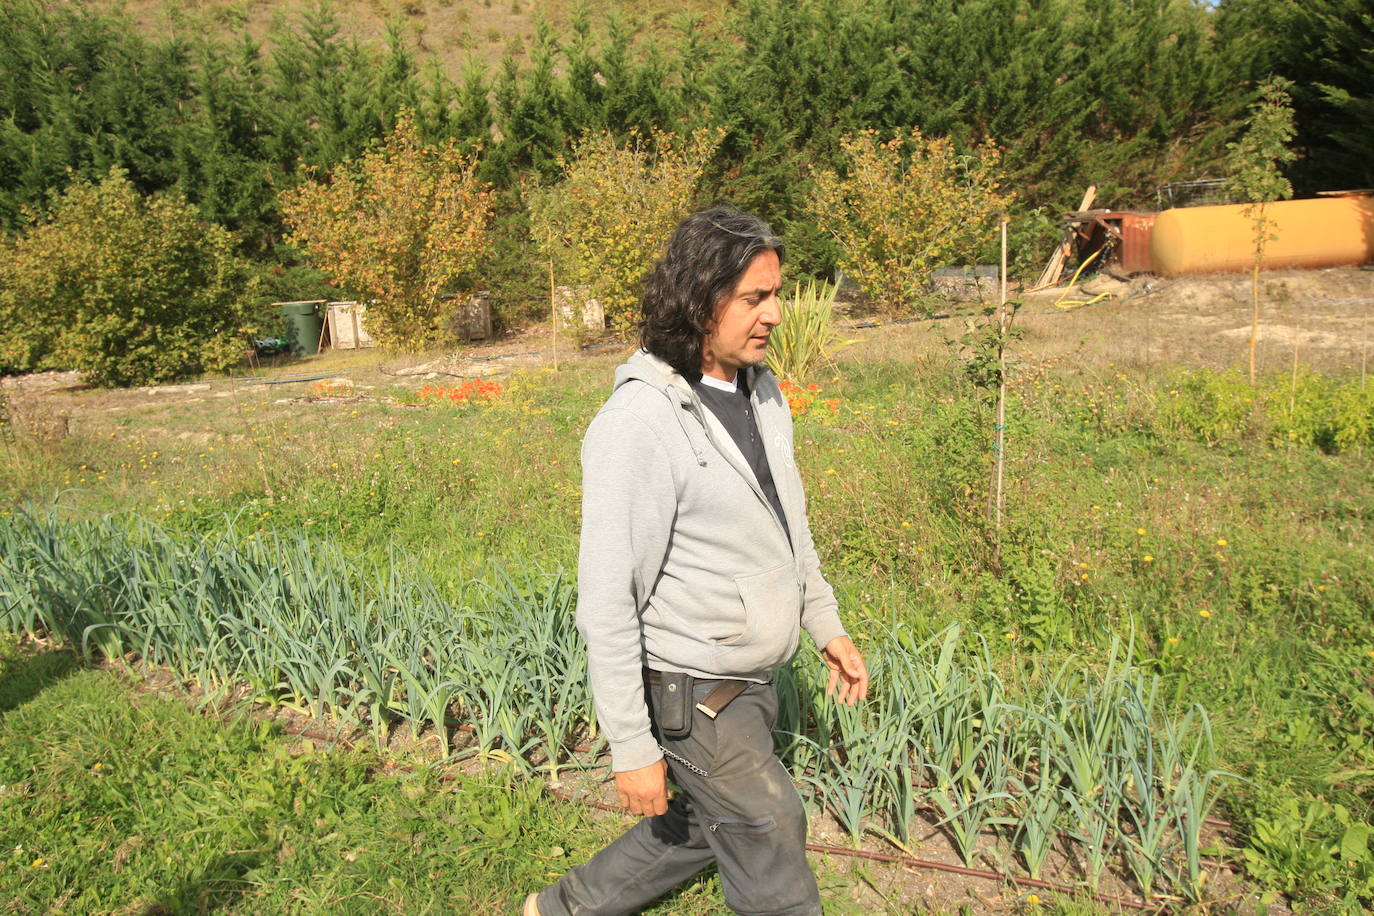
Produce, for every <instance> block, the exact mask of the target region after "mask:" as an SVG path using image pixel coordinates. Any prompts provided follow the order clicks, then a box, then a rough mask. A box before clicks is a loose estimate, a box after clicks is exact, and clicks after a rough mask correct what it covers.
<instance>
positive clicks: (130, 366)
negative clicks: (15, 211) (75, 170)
mask: <svg viewBox="0 0 1374 916" xmlns="http://www.w3.org/2000/svg"><path fill="white" fill-rule="evenodd" d="M249 273H250V271H249V266H248V264H247V263H246V262H244V261H242V260H241V259H239V258H238V257H237V256H236V255H235V254H234V253H233V241H232V239H231V238H230V235H229V233H228V232H227V231H226V230H224V229H223V228H221V227H219V226H215V225H211V224H209V223H206V222H205V221H203V220H201V219H200V218H199V216H198V215H197V212H196V209H195V208H194V207H192V206H191V205H190V204H188V203H187V202H186V201H184V200H183V199H181V198H180V197H178V196H175V195H158V196H154V197H150V198H144V197H142V196H141V195H139V193H138V192H137V191H136V190H135V189H134V186H133V184H132V183H131V182H130V181H129V179H128V177H127V175H126V174H125V173H124V172H122V171H120V170H118V169H112V170H111V171H110V174H109V175H108V176H107V177H106V178H105V179H104V180H102V181H101V182H99V183H98V184H93V183H90V182H85V181H77V182H74V183H73V184H72V185H70V186H69V187H68V189H67V190H66V191H65V192H64V193H63V194H62V196H61V197H60V198H59V199H58V201H57V203H56V205H55V206H54V207H53V209H52V211H51V212H50V213H49V214H48V215H46V216H44V217H39V218H37V219H36V220H35V221H34V222H33V224H32V225H31V226H30V227H29V229H28V231H27V232H25V233H24V234H23V235H22V236H20V237H19V238H17V239H14V240H12V241H10V242H9V243H7V244H6V245H5V247H4V250H3V252H0V326H3V327H4V328H5V334H4V336H3V337H0V365H4V366H6V367H8V368H11V369H19V370H26V371H28V370H36V369H48V368H64V369H78V370H80V371H82V372H84V373H85V375H86V378H87V380H88V381H89V382H91V383H92V384H95V385H103V386H118V385H143V384H150V383H154V382H162V381H166V380H168V379H172V378H176V377H178V376H184V375H188V374H192V373H196V372H203V371H207V370H217V369H223V368H226V367H228V366H231V365H233V364H234V363H235V362H236V361H237V360H238V359H239V358H240V356H241V354H242V351H243V346H244V342H245V339H244V335H245V332H246V331H247V330H248V329H247V328H246V327H244V316H245V315H246V313H247V310H248V308H249V305H250V303H251V302H252V300H253V293H254V288H255V285H256V284H255V281H253V280H252V279H251V278H250V276H249Z"/></svg>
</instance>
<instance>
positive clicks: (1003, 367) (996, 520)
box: [992, 216, 1010, 566]
mask: <svg viewBox="0 0 1374 916" xmlns="http://www.w3.org/2000/svg"><path fill="white" fill-rule="evenodd" d="M1001 287H1002V291H1001V296H1000V302H999V304H998V306H997V331H998V334H997V424H996V427H995V433H996V435H995V437H994V443H995V444H994V445H993V461H994V466H995V469H996V478H995V480H996V483H995V489H994V492H995V494H996V495H995V498H994V502H993V505H994V517H993V532H994V540H993V547H992V550H993V562H994V563H995V564H996V565H997V566H1001V564H1002V474H1003V468H1004V467H1005V465H1006V452H1005V451H1004V446H1005V445H1006V441H1007V435H1006V433H1007V332H1008V331H1009V330H1010V323H1009V322H1008V321H1007V218H1006V217H1005V216H1004V217H1002V282H1001Z"/></svg>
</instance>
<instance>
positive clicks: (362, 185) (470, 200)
mask: <svg viewBox="0 0 1374 916" xmlns="http://www.w3.org/2000/svg"><path fill="white" fill-rule="evenodd" d="M492 206H493V195H492V192H491V190H490V189H489V188H487V187H486V186H485V185H484V184H482V183H481V182H480V181H479V180H478V178H477V162H476V160H475V159H474V158H473V157H471V156H468V155H465V154H464V153H463V152H462V151H461V150H460V149H459V146H458V144H457V142H456V141H454V140H449V141H447V142H445V143H443V144H440V145H436V146H431V145H426V144H424V143H423V142H422V141H421V140H420V138H419V136H418V135H417V131H416V128H415V124H414V122H413V121H412V119H411V118H410V116H409V115H403V116H402V117H401V118H400V120H399V121H398V122H397V124H396V129H395V130H394V131H392V132H391V134H390V135H389V136H388V137H387V138H386V140H385V142H383V143H382V144H380V145H378V146H376V147H373V148H372V149H370V150H368V151H367V152H366V153H364V154H363V155H362V156H361V157H359V159H358V160H356V161H353V162H348V163H344V164H343V165H340V166H339V167H337V168H335V169H334V170H333V171H332V172H331V174H330V176H329V180H328V181H327V182H322V181H316V180H313V179H312V180H309V181H306V182H304V183H303V184H301V185H300V186H298V187H297V188H295V189H293V190H290V191H287V192H286V193H284V194H283V195H282V213H283V214H284V216H285V218H286V222H287V224H288V225H289V226H290V228H291V241H292V242H293V243H295V244H297V245H299V246H301V247H303V248H305V249H306V250H307V251H308V252H309V253H310V256H311V259H312V260H313V261H314V263H315V264H316V265H317V266H319V267H320V268H321V269H323V270H324V271H326V272H327V273H329V274H330V275H331V276H332V277H333V278H334V279H335V282H336V283H337V284H338V285H339V286H340V287H343V288H346V289H349V290H352V291H354V293H355V294H356V295H358V296H360V297H361V298H365V299H370V300H375V301H374V302H373V303H372V304H371V305H370V306H369V308H368V320H369V328H368V330H369V331H370V332H371V333H372V335H373V336H374V337H376V338H377V339H378V340H379V341H381V342H383V343H386V344H392V345H398V346H405V347H418V346H421V345H423V344H424V343H425V342H426V341H428V340H429V339H430V338H432V337H433V336H434V335H435V333H436V332H437V330H438V328H439V324H440V322H441V320H442V318H443V317H444V315H443V314H442V309H441V301H440V296H441V295H442V294H444V293H449V292H455V291H458V290H460V289H463V288H468V289H471V288H474V287H475V285H476V281H475V277H474V276H473V273H474V271H475V269H476V267H477V265H478V264H479V263H480V262H481V260H482V258H483V257H484V256H485V255H486V253H487V249H488V246H489V244H490V242H489V236H490V223H491V215H492Z"/></svg>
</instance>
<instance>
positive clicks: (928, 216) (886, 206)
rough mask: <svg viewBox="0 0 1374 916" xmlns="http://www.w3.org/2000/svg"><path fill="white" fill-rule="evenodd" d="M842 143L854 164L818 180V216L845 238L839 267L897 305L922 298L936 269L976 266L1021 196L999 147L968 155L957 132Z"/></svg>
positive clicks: (865, 135)
mask: <svg viewBox="0 0 1374 916" xmlns="http://www.w3.org/2000/svg"><path fill="white" fill-rule="evenodd" d="M840 146H841V148H842V149H843V150H844V154H845V156H846V158H847V159H848V170H847V172H846V173H845V174H843V175H841V174H839V173H836V172H830V171H824V172H822V173H821V174H820V175H819V176H818V177H817V179H816V189H815V192H814V194H813V195H812V197H811V214H812V217H813V218H814V219H815V221H816V223H817V224H818V225H819V226H820V227H821V229H822V230H823V231H826V232H829V233H831V234H832V235H833V236H834V237H835V239H836V241H837V242H838V244H839V247H840V266H841V267H842V268H844V270H845V271H846V272H847V273H849V274H850V275H851V276H852V277H853V278H854V280H855V282H857V283H858V284H859V286H860V287H862V288H863V290H864V292H865V293H867V294H868V295H869V296H870V297H872V298H873V299H874V300H876V301H877V302H879V303H881V304H882V305H883V306H884V307H886V308H889V309H892V310H898V309H904V308H909V307H910V306H912V305H913V304H916V303H919V302H921V301H922V299H923V298H924V297H925V295H926V293H927V290H928V287H929V283H930V277H931V275H932V274H933V273H934V272H935V270H936V269H937V268H940V267H946V266H949V265H953V264H967V263H969V262H970V259H971V257H972V256H973V255H974V253H975V252H976V251H977V250H978V249H979V248H980V247H981V246H983V245H984V244H985V243H986V242H987V241H988V240H989V239H990V238H991V237H992V232H993V228H992V227H993V226H995V225H996V223H995V222H994V218H995V216H996V215H997V214H1000V213H1003V212H1005V211H1006V209H1007V207H1008V206H1009V205H1010V203H1011V200H1012V195H1011V194H1010V193H1009V192H1005V191H1003V190H1002V181H1001V176H1000V173H999V169H998V166H999V163H1000V160H1001V155H1000V153H999V151H998V149H997V147H995V146H993V145H992V144H987V145H984V146H983V147H981V148H980V149H979V150H978V151H977V152H976V153H974V154H972V155H969V156H964V157H960V156H958V155H957V154H956V153H955V150H954V144H953V143H951V142H950V141H949V140H948V139H944V138H937V139H927V138H926V137H925V136H924V135H922V133H921V131H920V130H919V129H917V128H912V129H911V131H909V132H905V133H898V134H897V135H895V136H893V137H890V138H888V139H886V140H884V139H881V138H880V137H879V136H878V135H877V132H876V131H862V132H860V133H858V134H855V135H852V136H849V137H846V138H845V139H843V140H842V141H840Z"/></svg>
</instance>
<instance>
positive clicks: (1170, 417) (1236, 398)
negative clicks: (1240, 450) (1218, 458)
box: [1159, 370, 1258, 445]
mask: <svg viewBox="0 0 1374 916" xmlns="http://www.w3.org/2000/svg"><path fill="white" fill-rule="evenodd" d="M1257 400H1258V396H1257V394H1256V392H1255V389H1254V388H1252V387H1251V386H1250V384H1249V383H1248V382H1246V380H1245V379H1244V378H1243V377H1242V376H1241V374H1240V373H1239V372H1236V371H1235V370H1227V371H1225V372H1190V371H1184V372H1180V373H1179V374H1178V376H1177V380H1176V382H1175V383H1174V385H1173V386H1172V387H1170V388H1169V389H1168V390H1167V391H1166V393H1165V394H1164V395H1163V396H1162V398H1161V399H1160V405H1159V417H1160V421H1161V423H1162V424H1163V425H1164V426H1165V427H1166V428H1169V429H1172V430H1176V431H1179V432H1185V433H1187V434H1189V435H1190V436H1194V437H1196V438H1198V439H1201V440H1202V441H1203V442H1206V443H1207V444H1208V445H1216V444H1217V443H1219V442H1223V441H1233V440H1235V439H1237V438H1239V437H1240V436H1242V435H1244V434H1246V433H1247V432H1250V431H1251V430H1252V429H1253V428H1255V426H1256V417H1255V404H1256V401H1257Z"/></svg>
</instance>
